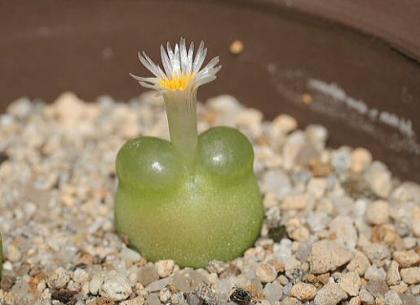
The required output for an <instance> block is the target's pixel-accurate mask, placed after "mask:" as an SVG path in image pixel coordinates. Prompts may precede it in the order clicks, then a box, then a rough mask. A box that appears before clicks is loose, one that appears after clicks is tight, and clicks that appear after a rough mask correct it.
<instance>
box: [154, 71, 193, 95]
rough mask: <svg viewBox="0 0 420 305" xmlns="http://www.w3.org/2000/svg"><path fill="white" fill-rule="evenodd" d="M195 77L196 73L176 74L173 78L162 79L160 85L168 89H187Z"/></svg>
mask: <svg viewBox="0 0 420 305" xmlns="http://www.w3.org/2000/svg"><path fill="white" fill-rule="evenodd" d="M193 79H194V74H186V75H180V76H176V77H174V78H172V79H162V80H161V81H160V83H159V85H160V86H161V87H162V88H165V89H167V90H174V91H175V90H185V88H187V87H188V85H189V84H190V82H191V81H192V80H193Z"/></svg>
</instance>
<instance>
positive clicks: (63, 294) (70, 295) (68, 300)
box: [51, 289, 77, 304]
mask: <svg viewBox="0 0 420 305" xmlns="http://www.w3.org/2000/svg"><path fill="white" fill-rule="evenodd" d="M76 294H77V291H71V290H67V289H60V290H54V291H53V292H52V294H51V298H52V299H53V300H57V301H60V302H61V303H64V304H74V303H75V302H72V301H73V300H74V301H75V296H76Z"/></svg>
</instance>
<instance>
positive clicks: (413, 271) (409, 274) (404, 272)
mask: <svg viewBox="0 0 420 305" xmlns="http://www.w3.org/2000/svg"><path fill="white" fill-rule="evenodd" d="M400 273H401V278H402V280H403V281H404V282H405V283H407V284H418V283H420V267H410V268H404V269H401V271H400Z"/></svg>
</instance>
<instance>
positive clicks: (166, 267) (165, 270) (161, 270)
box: [156, 259, 175, 277]
mask: <svg viewBox="0 0 420 305" xmlns="http://www.w3.org/2000/svg"><path fill="white" fill-rule="evenodd" d="M174 267H175V262H174V261H173V260H170V259H167V260H160V261H157V262H156V269H157V273H158V275H159V276H160V277H167V276H170V275H171V274H172V271H173V270H174Z"/></svg>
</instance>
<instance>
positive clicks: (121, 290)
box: [99, 274, 132, 301]
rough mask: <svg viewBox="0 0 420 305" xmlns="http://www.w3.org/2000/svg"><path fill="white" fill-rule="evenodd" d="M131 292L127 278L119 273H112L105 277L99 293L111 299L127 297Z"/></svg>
mask: <svg viewBox="0 0 420 305" xmlns="http://www.w3.org/2000/svg"><path fill="white" fill-rule="evenodd" d="M131 292H132V289H131V285H130V282H129V280H128V279H127V278H126V277H124V276H122V275H121V274H112V275H110V276H109V277H107V278H106V279H105V280H104V282H103V284H102V286H101V288H100V291H99V293H100V295H101V296H103V297H107V298H110V299H111V300H113V301H122V300H125V299H127V298H128V297H129V296H130V294H131Z"/></svg>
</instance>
